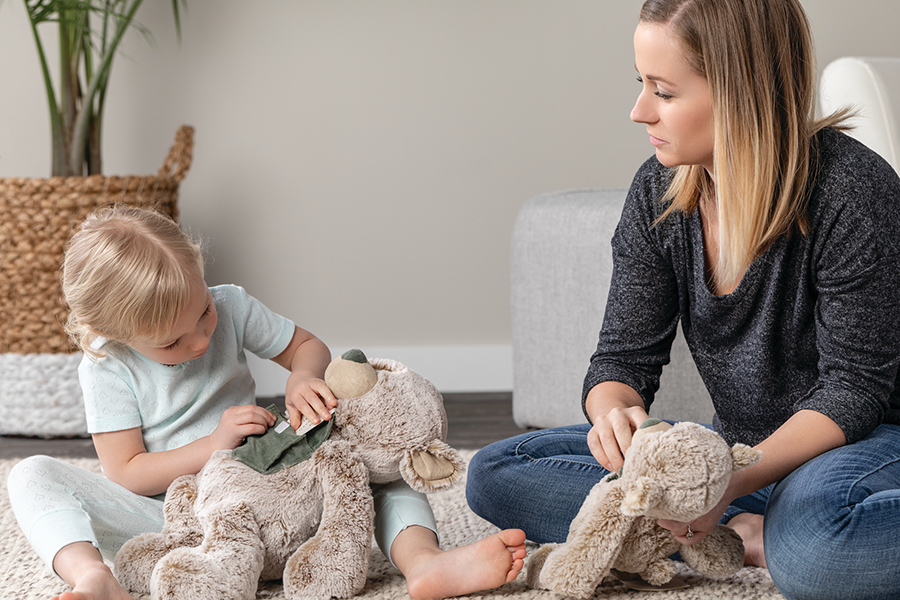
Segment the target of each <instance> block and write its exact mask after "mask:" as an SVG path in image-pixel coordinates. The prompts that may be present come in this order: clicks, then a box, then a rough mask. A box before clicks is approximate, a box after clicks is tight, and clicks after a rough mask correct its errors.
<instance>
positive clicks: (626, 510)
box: [621, 475, 663, 517]
mask: <svg viewBox="0 0 900 600" xmlns="http://www.w3.org/2000/svg"><path fill="white" fill-rule="evenodd" d="M624 489H626V490H627V492H626V494H625V497H624V498H622V505H621V509H622V514H623V515H626V516H629V517H639V516H641V515H644V514H646V513H647V511H648V510H649V509H650V508H651V507H652V506H653V505H654V504H656V502H657V501H658V500H659V498H660V497H661V496H662V494H663V489H662V486H660V485H659V484H658V483H656V482H655V481H653V480H652V479H650V478H649V477H646V476H644V475H641V476H640V477H638V478H637V479H635V480H633V481H631V482H629V483H628V484H627V485H626V486H625V488H624Z"/></svg>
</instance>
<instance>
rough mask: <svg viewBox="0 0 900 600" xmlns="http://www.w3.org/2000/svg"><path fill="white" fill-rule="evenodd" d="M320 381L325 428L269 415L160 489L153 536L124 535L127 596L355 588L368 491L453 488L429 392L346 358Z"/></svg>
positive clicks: (333, 592)
mask: <svg viewBox="0 0 900 600" xmlns="http://www.w3.org/2000/svg"><path fill="white" fill-rule="evenodd" d="M325 381H326V383H327V384H328V385H329V387H330V388H331V389H332V391H334V393H335V395H336V396H337V397H338V399H339V402H338V405H337V408H336V409H335V412H334V416H333V418H332V419H330V420H328V421H323V423H322V424H321V425H320V426H319V427H317V428H315V429H313V430H312V431H309V432H307V433H305V434H304V435H298V434H297V433H295V432H294V430H293V429H291V428H290V425H289V424H288V423H287V421H285V420H284V418H283V417H282V416H281V415H279V414H277V410H274V411H273V412H276V416H277V417H278V422H277V423H276V426H274V427H272V428H270V429H269V430H268V431H267V432H266V435H265V436H251V437H250V438H248V440H247V445H246V446H249V447H246V446H241V447H240V448H238V449H236V450H234V451H231V450H220V451H217V452H214V453H213V455H212V456H211V457H210V459H209V461H208V462H207V463H206V465H205V466H204V467H203V469H202V470H201V471H200V472H199V473H198V474H197V475H186V476H182V477H179V478H178V479H176V480H175V481H174V482H173V483H172V485H171V486H169V489H168V492H167V494H166V501H165V505H164V515H165V525H164V527H163V531H162V533H156V534H145V535H142V536H138V537H135V538H133V539H132V540H130V541H128V542H127V543H126V544H125V545H124V546H123V547H122V549H121V550H120V551H119V552H118V554H117V555H116V559H115V573H116V577H118V579H119V581H120V582H121V583H122V584H123V585H124V586H125V587H126V588H129V589H131V590H132V591H136V592H141V593H150V594H151V597H152V598H154V600H156V599H159V600H164V599H166V600H201V599H202V600H206V599H208V600H224V599H236V600H237V599H240V600H251V599H254V598H256V590H257V585H258V582H259V581H260V580H274V579H283V582H284V592H285V596H286V597H287V598H291V599H299V598H331V597H335V598H347V597H350V596H353V595H356V594H357V593H359V592H360V591H361V590H362V588H363V587H364V585H365V582H366V574H367V572H368V564H369V553H370V549H371V540H372V534H373V518H374V509H373V501H372V492H371V489H370V487H369V484H370V483H388V482H391V481H396V480H397V479H400V478H401V477H402V478H403V479H405V480H406V481H407V482H408V483H409V485H410V486H411V487H412V488H413V489H416V490H419V491H422V492H433V491H437V490H442V489H445V488H447V487H449V486H450V485H452V484H453V483H455V482H456V481H457V480H458V479H459V478H460V477H461V475H462V470H463V468H464V463H463V460H462V458H461V457H460V455H459V453H458V452H457V451H456V450H454V449H453V448H451V447H450V446H448V445H447V444H446V443H444V439H445V438H446V432H447V419H446V413H445V412H444V406H443V399H442V398H441V395H440V393H438V391H437V390H436V389H435V388H434V386H433V385H432V384H431V383H430V382H429V381H427V380H426V379H424V378H423V377H421V376H420V375H418V374H416V373H414V372H413V371H411V370H409V369H408V368H407V367H405V366H404V365H402V364H400V363H398V362H395V361H392V360H385V359H372V360H367V359H366V357H365V355H364V354H363V353H362V352H360V351H358V350H354V351H350V352H348V353H345V354H344V355H343V356H342V357H340V358H337V359H335V360H334V361H332V363H331V364H330V365H329V367H328V369H327V371H326V373H325ZM272 409H274V407H272ZM329 427H330V428H331V431H330V433H328V434H327V435H326V433H323V430H324V429H327V428H329ZM302 429H303V428H301V429H298V432H300V433H303V432H302V431H301V430H302ZM307 457H308V458H307Z"/></svg>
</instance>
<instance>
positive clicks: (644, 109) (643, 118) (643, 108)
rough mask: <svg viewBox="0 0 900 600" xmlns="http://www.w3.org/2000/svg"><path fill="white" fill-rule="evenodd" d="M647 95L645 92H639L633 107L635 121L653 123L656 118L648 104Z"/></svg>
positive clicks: (632, 115)
mask: <svg viewBox="0 0 900 600" xmlns="http://www.w3.org/2000/svg"><path fill="white" fill-rule="evenodd" d="M645 96H646V93H645V92H641V93H640V94H638V97H637V100H636V101H635V103H634V107H633V108H632V109H631V120H632V121H634V122H635V123H652V122H653V121H655V120H656V116H655V114H654V113H653V111H652V109H651V108H650V107H649V106H647V101H646V99H645Z"/></svg>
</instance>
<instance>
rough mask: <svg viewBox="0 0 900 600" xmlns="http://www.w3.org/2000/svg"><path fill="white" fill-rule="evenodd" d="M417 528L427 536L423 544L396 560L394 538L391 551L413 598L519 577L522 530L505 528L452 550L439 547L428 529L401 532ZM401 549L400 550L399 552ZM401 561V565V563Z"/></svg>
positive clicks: (483, 587)
mask: <svg viewBox="0 0 900 600" xmlns="http://www.w3.org/2000/svg"><path fill="white" fill-rule="evenodd" d="M413 529H420V530H422V532H425V533H427V535H428V536H430V538H431V539H430V541H429V540H427V539H426V540H424V542H425V543H424V545H421V546H419V548H418V549H417V550H415V551H414V552H411V553H409V554H406V556H407V557H408V559H407V560H405V561H398V560H397V558H399V557H398V556H397V552H395V549H396V546H397V540H399V539H400V536H398V537H397V540H395V541H394V546H393V547H392V550H391V554H392V556H394V562H395V564H397V566H398V568H400V570H401V571H402V572H403V574H404V575H405V576H406V588H407V591H408V593H409V596H410V597H411V598H412V599H413V600H434V599H436V598H448V597H451V596H462V595H465V594H471V593H473V592H478V591H481V590H487V589H492V588H495V587H498V586H501V585H503V584H504V583H508V582H510V581H512V580H514V579H515V578H516V577H518V575H519V572H520V571H521V570H522V567H523V565H524V559H525V532H524V531H522V530H521V529H507V530H504V531H501V532H499V533H495V534H494V535H492V536H489V537H486V538H484V539H482V540H479V541H477V542H474V543H472V544H469V545H468V546H460V547H459V548H453V549H451V550H446V551H445V550H441V549H440V548H438V546H437V542H436V539H435V538H434V534H433V533H432V532H431V531H430V530H427V529H423V528H413V527H410V528H408V529H406V530H404V531H403V532H402V533H406V532H410V533H412V534H413V535H418V534H419V533H421V532H412V531H411V530H413ZM403 545H404V546H406V548H405V550H413V548H414V546H413V544H412V543H411V542H408V541H406V542H404V543H403ZM401 552H403V551H401ZM401 563H402V564H401Z"/></svg>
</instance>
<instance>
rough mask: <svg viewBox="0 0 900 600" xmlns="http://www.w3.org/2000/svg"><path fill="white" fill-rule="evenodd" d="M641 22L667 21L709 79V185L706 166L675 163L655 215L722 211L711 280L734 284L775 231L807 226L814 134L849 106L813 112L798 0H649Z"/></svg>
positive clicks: (811, 71) (807, 40)
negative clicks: (663, 204)
mask: <svg viewBox="0 0 900 600" xmlns="http://www.w3.org/2000/svg"><path fill="white" fill-rule="evenodd" d="M640 21H641V22H646V23H656V24H662V25H666V26H667V27H668V28H669V31H670V33H671V34H673V35H674V36H675V37H676V38H677V39H678V40H680V43H681V45H682V47H683V49H684V51H685V55H686V58H687V61H688V63H689V64H690V66H691V67H692V68H693V69H694V70H695V71H696V72H697V73H699V74H700V75H702V76H704V77H705V78H706V80H707V82H708V83H709V87H710V94H711V97H712V105H713V119H714V131H715V133H714V136H715V139H714V146H713V161H714V165H713V168H714V174H715V189H713V181H712V179H711V178H710V176H709V173H707V171H706V169H704V168H703V167H701V166H697V165H690V166H688V165H685V166H679V167H676V168H675V169H674V173H673V178H672V181H671V183H670V185H669V188H668V190H667V192H666V194H665V196H664V198H663V200H664V201H667V202H668V201H670V204H669V206H668V207H667V208H666V210H665V212H664V213H663V215H662V217H661V219H664V218H665V217H667V216H668V215H670V214H671V213H672V212H674V211H681V212H684V213H691V212H693V211H694V210H696V209H697V208H698V206H699V202H700V200H701V198H708V199H715V201H716V203H717V208H718V211H717V212H718V226H719V256H718V259H717V264H716V265H715V269H714V273H716V275H717V277H716V281H715V283H716V284H724V285H729V284H736V283H737V282H738V281H739V280H740V278H741V276H742V274H743V273H744V271H746V269H747V267H749V266H750V264H751V263H752V262H753V260H754V259H756V257H757V256H759V255H760V254H761V253H763V252H764V251H765V250H766V249H767V248H768V247H769V246H770V245H771V244H772V243H773V242H774V241H775V240H776V239H778V238H779V237H780V236H781V235H783V234H787V233H790V232H791V231H792V230H793V229H794V228H796V229H797V230H799V232H800V233H801V234H803V235H805V234H807V233H808V230H809V223H808V220H807V215H806V208H807V203H808V199H809V193H810V189H811V187H812V185H813V180H814V178H815V171H816V168H817V165H816V162H817V151H816V145H815V138H814V136H815V134H816V132H817V131H819V130H820V129H822V128H823V127H831V126H838V125H840V123H841V122H842V121H843V120H844V119H845V118H846V116H847V111H840V112H838V113H835V114H833V115H830V116H828V117H826V118H824V119H816V117H815V97H816V82H815V78H816V71H815V56H814V53H813V41H812V34H811V33H810V28H809V22H808V21H807V18H806V14H805V13H804V11H803V8H802V7H801V6H800V2H799V1H798V0H647V2H645V3H644V5H643V7H642V8H641V13H640Z"/></svg>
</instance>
